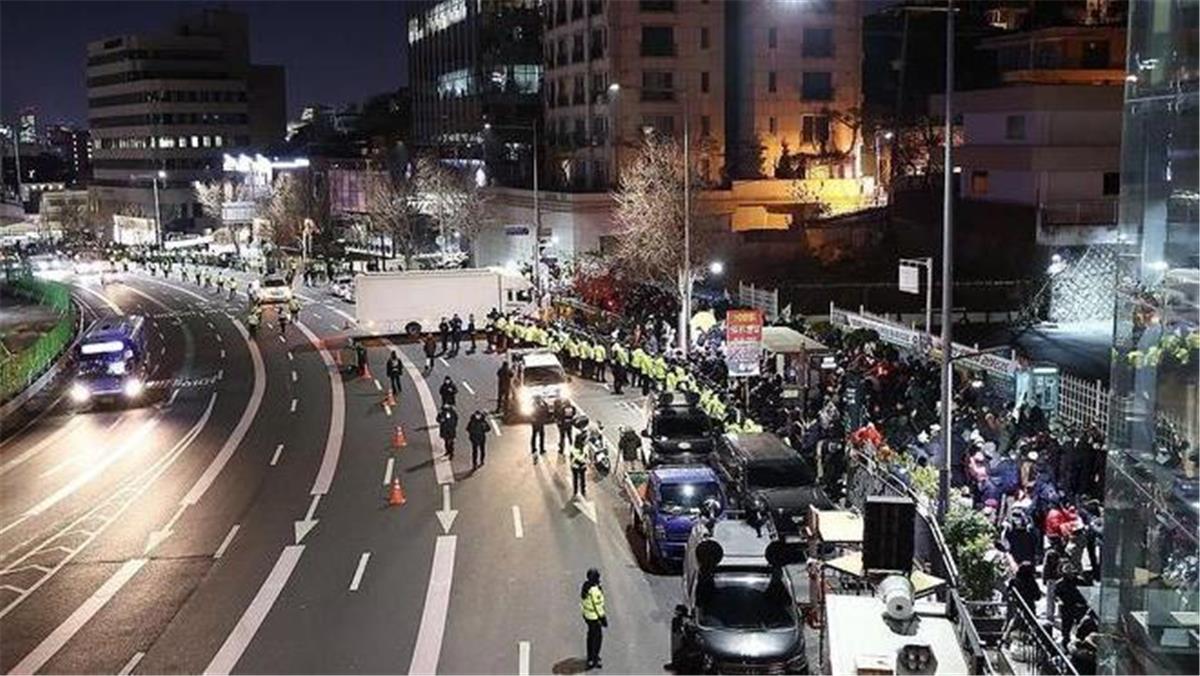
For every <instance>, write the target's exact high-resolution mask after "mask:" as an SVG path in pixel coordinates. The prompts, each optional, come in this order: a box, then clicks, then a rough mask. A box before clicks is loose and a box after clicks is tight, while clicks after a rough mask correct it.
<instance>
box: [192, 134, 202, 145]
mask: <svg viewBox="0 0 1200 676" xmlns="http://www.w3.org/2000/svg"><path fill="white" fill-rule="evenodd" d="M192 147H193V148H199V147H200V137H199V136H193V137H192Z"/></svg>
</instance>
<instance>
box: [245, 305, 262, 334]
mask: <svg viewBox="0 0 1200 676" xmlns="http://www.w3.org/2000/svg"><path fill="white" fill-rule="evenodd" d="M261 315H262V312H261V311H259V309H258V308H254V309H253V310H252V311H251V312H250V316H249V317H247V318H246V327H247V328H248V329H249V331H250V337H251V338H256V337H257V336H258V323H259V321H260V320H261Z"/></svg>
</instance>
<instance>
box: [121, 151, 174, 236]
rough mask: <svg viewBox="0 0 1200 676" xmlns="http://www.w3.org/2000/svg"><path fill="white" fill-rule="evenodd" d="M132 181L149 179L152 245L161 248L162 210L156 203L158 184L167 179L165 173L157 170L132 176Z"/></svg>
mask: <svg viewBox="0 0 1200 676" xmlns="http://www.w3.org/2000/svg"><path fill="white" fill-rule="evenodd" d="M130 178H132V179H135V180H137V179H147V178H148V179H150V183H151V185H152V186H153V187H154V245H155V246H156V247H159V248H161V247H162V245H163V231H162V209H161V207H160V206H159V202H158V182H159V181H160V180H162V181H165V180H166V179H167V172H165V171H163V170H162V169H159V170H158V171H157V172H155V173H153V174H133V175H132V176H130Z"/></svg>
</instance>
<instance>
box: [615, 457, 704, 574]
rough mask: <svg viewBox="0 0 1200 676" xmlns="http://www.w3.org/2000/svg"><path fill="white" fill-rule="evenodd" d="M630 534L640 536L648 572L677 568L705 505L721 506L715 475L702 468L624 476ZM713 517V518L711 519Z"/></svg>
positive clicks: (697, 466) (634, 473)
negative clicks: (630, 505) (627, 492)
mask: <svg viewBox="0 0 1200 676" xmlns="http://www.w3.org/2000/svg"><path fill="white" fill-rule="evenodd" d="M627 476H628V485H627V490H629V491H630V492H631V504H632V516H633V527H634V530H636V531H638V532H639V533H640V534H641V536H642V542H643V544H644V546H645V563H646V565H647V566H648V567H649V568H650V569H652V570H656V569H659V568H662V567H663V566H664V565H665V564H670V565H679V564H680V562H682V561H683V552H684V549H685V547H686V546H687V541H688V538H689V537H690V536H691V533H692V528H693V527H694V526H695V525H696V523H697V522H698V521H699V520H700V518H701V515H702V512H703V511H704V508H705V505H706V504H707V503H709V502H710V501H713V502H715V503H716V508H717V512H718V513H719V511H720V509H721V506H722V505H724V504H725V493H724V491H723V490H722V489H721V484H720V482H719V481H717V475H716V474H715V473H714V472H713V471H712V470H711V469H709V468H708V467H705V466H704V465H690V466H674V467H658V468H655V469H651V470H648V471H636V470H631V471H629V472H628V473H627ZM714 516H715V515H714Z"/></svg>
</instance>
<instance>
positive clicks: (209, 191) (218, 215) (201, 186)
mask: <svg viewBox="0 0 1200 676" xmlns="http://www.w3.org/2000/svg"><path fill="white" fill-rule="evenodd" d="M192 193H193V194H194V195H195V197H196V201H197V202H199V203H200V206H201V207H203V209H204V213H205V214H207V215H208V216H209V217H210V218H213V219H215V220H216V221H217V227H216V228H215V229H214V231H213V237H214V239H217V240H218V241H224V240H229V241H230V242H232V244H233V248H234V251H235V252H236V253H237V255H238V257H239V258H240V257H241V255H242V242H241V239H242V238H241V234H242V230H243V229H244V228H245V227H246V225H248V224H241V223H231V224H228V225H226V224H225V222H224V214H225V205H226V204H229V203H231V202H238V201H243V200H248V199H249V194H248V193H249V191H248V190H246V189H245V186H242V185H241V184H238V183H231V182H229V181H209V182H203V181H196V182H195V183H193V184H192Z"/></svg>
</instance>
